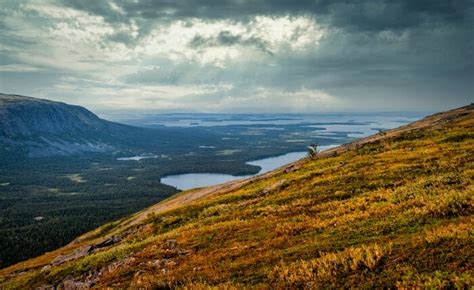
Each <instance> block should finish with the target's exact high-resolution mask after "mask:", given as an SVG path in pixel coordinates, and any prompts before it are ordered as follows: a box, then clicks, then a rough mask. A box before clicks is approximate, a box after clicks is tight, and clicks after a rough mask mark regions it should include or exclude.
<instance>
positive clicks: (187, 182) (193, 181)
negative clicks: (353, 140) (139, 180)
mask: <svg viewBox="0 0 474 290" xmlns="http://www.w3.org/2000/svg"><path fill="white" fill-rule="evenodd" d="M335 146H337V145H328V146H320V147H319V148H320V150H326V149H329V148H332V147H335ZM306 154H307V153H306V152H291V153H287V154H283V155H280V156H276V157H270V158H264V159H259V160H254V161H249V162H247V164H250V165H255V166H258V167H260V168H261V169H260V171H259V172H258V173H257V174H263V173H266V172H268V171H272V170H274V169H277V168H279V167H281V166H283V165H286V164H288V163H292V162H294V161H296V160H299V159H302V158H304V157H305V156H306ZM251 176H253V175H241V176H233V175H229V174H217V173H187V174H178V175H170V176H166V177H163V178H161V183H164V184H168V185H171V186H174V187H176V188H178V189H181V190H187V189H191V188H197V187H206V186H211V185H215V184H220V183H224V182H228V181H233V180H237V179H242V178H246V177H251Z"/></svg>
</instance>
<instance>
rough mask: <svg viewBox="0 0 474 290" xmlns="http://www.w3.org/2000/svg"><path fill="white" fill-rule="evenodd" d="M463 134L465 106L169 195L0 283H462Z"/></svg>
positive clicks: (467, 274)
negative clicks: (273, 168) (264, 171)
mask: <svg viewBox="0 0 474 290" xmlns="http://www.w3.org/2000/svg"><path fill="white" fill-rule="evenodd" d="M473 137H474V106H473V105H471V106H467V107H463V108H460V109H457V110H452V111H449V112H445V113H440V114H436V115H433V116H430V117H427V118H425V119H423V120H421V121H418V122H415V123H413V124H410V125H408V126H404V127H401V128H398V129H394V130H391V131H388V132H383V133H380V134H377V135H375V136H371V137H368V138H365V139H362V140H359V141H357V142H354V143H351V144H348V145H343V146H340V147H338V148H335V149H332V150H329V151H325V152H322V153H320V154H319V155H318V156H317V157H316V158H314V159H311V160H310V159H305V160H301V161H298V162H296V163H294V164H291V165H289V166H286V167H285V168H281V169H279V170H276V171H274V172H270V173H268V174H265V175H263V176H258V177H255V178H250V179H246V180H241V181H237V182H231V183H227V184H223V185H219V186H214V187H210V188H204V189H195V190H191V191H188V192H184V193H180V194H179V195H176V196H174V197H172V198H170V199H168V200H165V201H163V202H161V203H159V204H157V205H155V206H153V207H151V208H148V209H146V210H144V211H142V212H139V213H137V214H135V215H133V216H131V217H129V218H126V219H123V220H119V221H117V222H114V223H111V224H108V225H105V226H103V227H101V228H99V229H97V230H95V231H93V232H90V233H88V234H86V235H83V236H81V237H79V238H78V239H76V240H75V241H74V242H73V243H71V244H69V245H68V246H66V247H64V248H61V249H58V250H56V251H54V252H51V253H47V254H45V255H43V256H40V257H37V258H35V259H32V260H29V261H26V262H23V263H20V264H17V265H14V266H12V267H9V268H6V269H4V270H1V271H0V275H1V277H2V278H1V279H0V287H1V288H5V289H9V288H13V289H15V288H16V289H23V288H32V287H39V286H43V287H59V288H61V287H62V288H68V287H69V288H71V287H72V288H73V287H84V288H88V287H95V288H104V287H106V286H108V287H112V288H127V287H131V288H140V287H142V288H159V287H184V286H189V287H193V288H205V287H208V286H221V287H228V288H231V287H232V286H233V287H236V288H242V287H262V288H267V287H268V288H275V287H288V288H295V287H300V288H303V287H307V288H321V287H324V288H335V287H350V286H358V287H366V288H367V287H382V286H397V287H405V288H406V287H459V288H467V287H470V286H471V287H472V285H473V283H474V282H473V278H472V277H473V274H474V273H473V272H474V271H473V269H474V268H473V266H474V265H473V260H474V247H473V245H474V243H473V238H472V237H473V232H472V228H473V217H474V216H473V214H474V207H473V192H474V183H473V179H474V165H473V164H474V157H473V156H474V138H473Z"/></svg>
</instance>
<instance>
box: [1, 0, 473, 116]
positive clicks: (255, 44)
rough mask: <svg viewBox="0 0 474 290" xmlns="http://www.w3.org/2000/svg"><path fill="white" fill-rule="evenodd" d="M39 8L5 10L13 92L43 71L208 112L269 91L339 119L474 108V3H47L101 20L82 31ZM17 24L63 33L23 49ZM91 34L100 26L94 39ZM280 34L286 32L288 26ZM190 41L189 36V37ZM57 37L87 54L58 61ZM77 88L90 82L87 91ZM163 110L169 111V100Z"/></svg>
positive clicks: (27, 42) (5, 52)
mask: <svg viewBox="0 0 474 290" xmlns="http://www.w3.org/2000/svg"><path fill="white" fill-rule="evenodd" d="M29 2H30V1H27V0H22V1H18V2H10V3H7V4H8V5H5V7H3V9H2V10H0V13H2V12H3V13H6V14H7V15H8V16H9V18H8V17H4V18H3V19H2V18H1V17H0V40H1V42H2V44H3V45H2V46H0V57H1V59H0V73H2V71H3V74H4V77H2V79H3V80H12V82H13V83H16V84H17V83H19V82H18V81H16V82H15V81H13V80H14V79H18V78H19V77H18V76H19V75H21V71H28V73H25V74H24V76H25V79H31V78H33V76H34V75H35V71H38V72H36V74H38V73H39V69H41V73H42V74H44V75H43V76H42V79H45V83H48V84H49V83H54V81H53V80H52V79H48V78H47V75H48V74H46V73H45V72H48V73H50V75H51V76H52V75H55V73H56V72H58V71H60V70H65V71H66V72H65V73H64V75H68V76H73V78H70V79H68V80H67V81H64V80H63V78H60V79H61V80H60V81H56V84H57V85H58V87H60V88H66V87H68V86H71V87H72V88H71V89H70V90H71V91H72V90H74V88H75V89H76V91H77V92H76V93H77V94H79V93H78V92H79V89H81V90H82V91H81V93H83V94H88V93H90V94H95V95H97V96H100V95H101V94H104V93H108V94H110V95H115V92H113V91H112V89H113V88H114V86H115V87H116V88H117V89H123V88H125V87H127V86H129V87H128V90H126V91H124V93H123V94H129V93H130V92H131V91H132V92H136V91H139V90H140V89H142V88H148V89H149V90H150V91H151V93H150V94H149V95H147V96H146V97H143V98H142V99H143V100H148V99H150V98H154V95H153V92H154V90H155V92H157V93H161V92H165V91H166V89H169V88H166V89H165V90H164V91H162V90H161V89H160V90H158V89H157V88H155V89H154V88H153V86H165V87H167V86H170V87H172V89H169V90H171V91H173V92H175V91H180V89H179V88H187V89H183V90H184V91H183V92H180V94H181V95H183V94H184V95H185V96H186V97H185V98H178V97H177V98H176V100H178V99H180V100H184V99H185V100H186V101H187V102H191V103H192V102H196V103H198V99H199V100H200V102H202V103H205V101H206V100H207V101H209V102H212V103H215V102H217V101H218V99H219V98H231V99H232V100H234V99H239V98H241V97H248V96H251V95H252V94H253V93H255V92H260V93H261V92H262V91H265V96H264V97H263V98H267V95H268V94H270V93H268V92H269V91H271V93H276V94H278V93H279V92H290V93H291V92H302V91H304V92H306V91H310V92H311V93H312V94H317V93H318V92H319V91H321V92H324V93H328V94H329V95H331V96H334V97H335V98H336V99H337V100H339V101H340V103H339V105H338V106H339V107H335V109H338V108H339V109H343V110H346V109H353V108H357V106H359V105H360V104H364V105H366V108H368V109H372V108H373V109H378V108H385V109H390V108H393V109H412V108H414V109H422V108H426V109H433V110H436V109H440V108H446V107H450V106H457V105H462V104H464V103H467V102H470V101H472V96H473V90H474V87H473V83H474V80H473V75H474V62H473V59H474V40H473V39H474V35H473V26H474V5H473V1H471V0H418V1H414V0H399V1H388V0H387V1H370V0H359V1H348V0H311V1H310V0H299V1H295V0H292V1H289V0H268V1H263V0H253V1H250V0H248V1H247V0H200V1H191V0H168V1H164V0H155V1H153V0H140V1H132V0H130V1H125V0H123V1H122V0H109V1H96V0H55V1H54V2H48V1H45V3H53V4H54V5H57V6H58V7H60V8H61V7H64V8H72V9H73V10H74V11H82V12H83V14H85V15H86V16H91V17H94V16H99V17H95V18H93V19H87V17H86V16H85V15H82V14H81V15H80V17H82V20H81V21H76V19H75V17H78V16H77V15H75V14H74V13H73V14H74V15H73V16H64V15H63V16H62V17H66V18H67V17H70V19H69V20H68V19H64V18H62V19H61V20H57V19H56V18H55V17H58V16H57V15H56V14H58V13H59V12H57V11H50V10H48V11H46V12H44V13H45V14H41V11H42V10H41V9H36V10H35V9H33V10H32V9H27V8H28V7H27V4H28V3H29ZM38 3H41V2H36V3H35V4H36V5H37V4H38ZM23 4H25V5H23ZM45 9H46V10H47V9H49V8H48V7H46V8H45ZM19 12H21V13H23V14H24V15H25V17H27V18H28V21H31V25H33V27H34V26H35V25H36V26H38V27H41V26H45V27H47V26H48V19H45V17H46V18H47V17H50V18H51V20H50V21H51V23H52V24H54V25H53V26H51V25H50V26H51V27H50V30H49V31H48V32H47V33H46V32H45V33H44V35H41V34H40V35H38V36H31V35H28V36H27V37H21V31H16V29H17V28H16V27H19V28H18V29H24V31H26V33H27V32H28V29H30V28H29V27H28V26H25V27H23V23H19V22H15V18H14V15H15V13H19ZM68 13H69V12H68ZM71 13H72V12H71ZM12 15H13V16H12ZM45 15H46V16H45ZM0 16H1V15H0ZM259 17H260V18H263V20H262V19H260V20H259ZM7 18H8V19H7ZM5 19H7V20H8V21H6V20H5ZM273 20H274V21H275V22H278V23H276V24H271V23H270V24H268V23H266V24H265V25H270V26H271V25H275V27H277V30H276V31H274V30H272V29H269V30H266V29H267V28H269V27H268V26H265V27H263V28H262V27H261V25H263V24H262V23H264V22H265V21H267V22H271V21H273ZM23 21H26V20H23ZM101 21H103V23H102V22H101ZM259 21H260V22H259ZM285 21H286V22H285ZM298 21H303V22H304V21H310V22H312V24H311V25H313V24H314V25H313V26H312V27H310V28H308V27H307V26H305V23H306V22H304V23H303V24H301V25H299V24H298V25H295V26H294V27H293V28H292V29H293V31H292V32H291V33H288V34H285V36H284V39H281V38H280V39H278V38H272V35H273V34H278V32H279V31H280V30H282V29H285V25H293V24H294V23H296V22H298ZM51 23H50V24H51ZM74 23H75V24H74ZM88 23H89V24H90V25H91V26H90V27H84V25H87V24H88ZM281 23H284V25H283V26H279V25H280V24H281ZM74 25H76V26H74ZM102 26H103V27H102ZM81 29H82V30H83V31H80V30H81ZM77 30H79V31H77ZM180 30H181V31H183V30H187V31H186V33H183V34H180ZM201 30H202V31H201ZM57 31H61V33H63V34H64V39H65V43H66V44H67V41H68V39H70V38H74V39H75V40H76V41H77V44H79V45H80V44H84V43H85V44H88V45H89V46H87V47H85V48H82V47H81V48H77V49H76V48H75V47H74V45H71V46H70V47H66V48H65V49H64V50H60V49H57V47H54V46H53V45H51V44H49V41H45V40H44V39H43V41H42V39H41V37H44V36H45V35H48V33H53V32H57ZM71 31H72V32H76V34H74V33H72V32H71ZM101 33H103V34H101ZM315 33H322V34H321V36H314V34H315ZM27 34H28V33H27ZM305 37H309V38H310V40H309V43H308V42H304V38H305ZM74 39H73V40H74ZM84 39H85V40H84ZM170 39H171V40H172V41H171V40H170ZM302 39H303V40H302ZM59 40H61V37H59ZM169 40H170V42H168V41H169ZM37 42H38V43H39V44H37ZM301 43H303V45H300V44H301ZM174 45H176V47H174ZM58 46H63V43H61V42H60V43H59V45H58ZM49 50H51V51H52V52H51V54H54V51H56V50H59V52H56V55H58V56H59V58H62V59H63V61H62V62H61V61H59V60H58V61H57V63H56V62H51V61H48V60H47V59H46V60H45V59H44V58H43V59H38V57H37V54H38V53H37V52H39V54H41V53H42V52H44V54H45V56H47V57H49V55H48V53H49ZM96 50H98V51H100V52H101V53H102V54H98V53H97V51H96ZM232 53H233V54H234V55H233V54H232ZM110 55H112V56H113V57H110ZM7 56H8V57H7ZM71 58H72V59H73V60H76V61H75V62H74V61H71V60H70V59H71ZM71 64H72V65H71ZM94 64H95V66H94ZM1 65H6V66H3V67H2V66H1ZM69 65H71V66H74V68H75V70H74V72H69V73H67V69H68V68H69ZM55 66H59V68H55ZM89 67H90V68H89ZM109 75H110V79H108V76H109ZM76 78H77V79H90V80H91V81H92V82H90V83H89V82H87V85H85V83H84V81H78V80H76ZM47 79H48V80H47ZM104 79H106V80H105V81H104ZM94 81H97V85H96V86H95V87H94V85H93V84H94ZM9 82H10V81H8V82H5V81H4V82H2V84H1V85H2V88H3V87H7V88H9V87H8V86H9V85H8V83H9ZM100 82H105V84H103V83H102V84H101V83H100ZM74 86H75V87H74ZM193 86H196V87H197V90H201V91H202V92H201V93H196V94H190V93H189V91H188V89H189V88H191V89H190V90H191V91H192V88H193ZM227 86H231V88H228V87H227ZM27 87H28V86H27V85H26V86H25V88H27ZM84 87H86V88H87V89H90V90H89V91H87V90H85V89H84ZM210 87H211V88H214V87H216V88H220V87H222V88H223V89H222V91H219V89H215V90H214V89H209V88H210ZM106 88H108V89H110V90H109V91H105V89H106ZM132 88H133V89H132ZM92 89H95V91H92ZM135 89H136V90H135ZM143 90H144V89H143ZM166 92H168V91H166ZM71 95H74V93H71ZM156 98H157V99H159V100H160V102H162V101H164V100H165V99H166V98H163V97H162V96H156ZM157 103H159V102H157ZM271 103H272V102H271V101H269V104H271ZM341 104H342V105H341ZM367 104H370V106H368V105H367ZM189 107H192V104H190V105H189ZM227 109H229V110H231V109H232V108H231V107H229V108H227Z"/></svg>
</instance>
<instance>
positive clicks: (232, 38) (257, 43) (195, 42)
mask: <svg viewBox="0 0 474 290" xmlns="http://www.w3.org/2000/svg"><path fill="white" fill-rule="evenodd" d="M235 45H241V46H252V47H255V48H257V49H259V50H261V51H262V52H265V53H267V54H269V55H273V52H272V51H270V50H269V49H268V43H267V42H266V41H264V40H262V39H259V38H257V37H250V38H247V39H243V38H242V36H241V35H234V34H232V33H231V32H229V31H225V30H224V31H221V32H219V34H218V35H217V36H216V37H205V36H201V35H196V36H195V37H194V38H193V39H192V40H191V41H190V42H189V46H190V47H192V48H196V49H199V48H202V47H212V46H216V47H217V46H235Z"/></svg>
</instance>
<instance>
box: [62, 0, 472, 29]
mask: <svg viewBox="0 0 474 290" xmlns="http://www.w3.org/2000/svg"><path fill="white" fill-rule="evenodd" d="M64 1H65V4H67V5H70V6H71V7H74V8H77V9H82V10H84V11H88V12H90V13H93V14H97V15H101V16H103V17H105V18H106V19H108V20H110V21H128V20H129V19H131V18H143V19H154V20H156V19H158V20H165V19H173V20H175V19H177V18H184V19H185V18H189V17H196V18H201V19H233V20H237V21H245V20H246V19H248V18H249V17H252V16H256V15H287V14H290V15H293V14H311V15H315V16H324V17H327V20H328V21H330V23H331V24H332V25H336V26H339V27H349V28H352V29H359V30H385V29H404V28H409V27H413V26H416V25H419V24H420V23H423V22H425V21H430V20H433V21H446V22H453V23H455V22H463V21H465V20H466V19H469V18H470V19H472V9H473V8H472V2H471V1H470V0H465V1H459V0H417V1H413V0H399V1H374V0H359V1H347V0H346V1H341V0H339V1H338V0H319V1H318V0H299V1H294V0H266V1H262V0H247V1H240V0H200V1H190V0H181V1H160V0H158V1H153V0H144V1H143V0H142V1H115V2H114V3H115V4H116V6H118V7H119V8H121V9H122V11H123V12H124V14H121V13H120V12H119V11H117V9H114V7H113V6H112V5H111V4H110V3H109V2H107V1H94V0H86V1H84V0H64Z"/></svg>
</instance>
